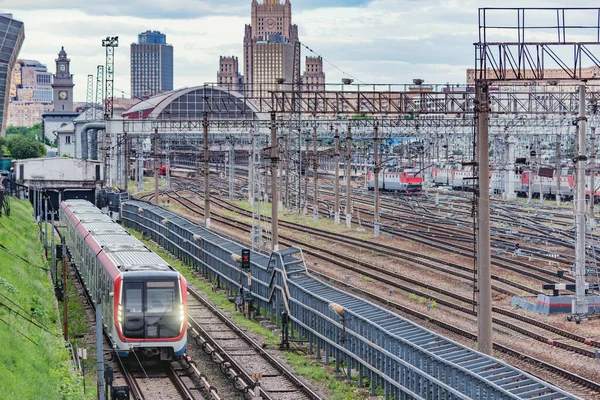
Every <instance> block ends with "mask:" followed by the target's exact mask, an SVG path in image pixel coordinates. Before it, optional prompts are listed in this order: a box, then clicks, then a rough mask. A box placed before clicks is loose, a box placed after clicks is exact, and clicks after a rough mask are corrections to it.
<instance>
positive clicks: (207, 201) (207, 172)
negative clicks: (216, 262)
mask: <svg viewBox="0 0 600 400" xmlns="http://www.w3.org/2000/svg"><path fill="white" fill-rule="evenodd" d="M202 130H203V133H204V227H205V228H206V229H210V163H209V161H210V154H209V152H208V113H204V119H203V120H202Z"/></svg>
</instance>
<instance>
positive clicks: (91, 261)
mask: <svg viewBox="0 0 600 400" xmlns="http://www.w3.org/2000/svg"><path fill="white" fill-rule="evenodd" d="M59 218H60V223H61V225H62V226H63V227H64V236H65V240H66V243H67V247H68V249H69V251H70V253H71V257H72V261H73V263H74V264H75V266H76V268H77V269H78V271H79V273H80V275H81V277H82V280H83V282H84V285H85V288H86V290H87V291H88V293H89V294H90V296H91V298H92V299H94V301H95V302H96V301H97V300H98V299H100V300H102V303H103V304H104V308H103V310H104V311H103V315H102V323H103V326H104V329H105V330H106V332H107V333H108V335H109V337H110V340H111V341H112V345H113V346H114V348H115V349H116V350H117V352H118V353H119V355H120V356H127V355H128V354H129V353H130V352H131V351H141V352H143V353H144V355H146V356H160V359H161V360H169V359H172V358H173V356H180V355H183V353H184V351H185V347H186V342H187V333H186V329H187V289H186V288H187V282H186V280H185V278H184V277H183V276H181V274H179V272H177V271H176V270H175V269H174V268H173V267H171V266H170V265H169V264H168V263H167V262H165V261H164V260H163V259H162V258H161V257H159V256H158V255H157V254H155V253H154V252H152V251H151V250H149V249H148V248H147V247H146V246H144V244H143V243H142V242H140V241H139V240H137V239H136V238H135V237H133V236H131V235H130V234H129V233H128V232H127V231H126V230H125V229H123V228H122V227H121V226H120V225H118V224H117V223H115V222H113V221H112V220H111V219H110V217H108V216H107V215H105V214H102V213H101V211H100V210H99V209H98V208H96V207H94V206H93V205H92V204H91V203H90V202H88V201H84V200H67V201H63V202H62V203H61V208H60V216H59Z"/></svg>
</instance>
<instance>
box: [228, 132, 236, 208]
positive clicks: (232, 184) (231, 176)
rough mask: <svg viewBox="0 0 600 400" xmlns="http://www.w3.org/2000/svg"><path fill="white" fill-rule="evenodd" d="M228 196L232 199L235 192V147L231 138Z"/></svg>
mask: <svg viewBox="0 0 600 400" xmlns="http://www.w3.org/2000/svg"><path fill="white" fill-rule="evenodd" d="M228 157H229V160H228V161H229V198H230V199H232V200H233V197H234V192H235V147H234V146H233V138H231V140H230V141H229V156H228Z"/></svg>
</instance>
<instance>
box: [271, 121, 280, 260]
mask: <svg viewBox="0 0 600 400" xmlns="http://www.w3.org/2000/svg"><path fill="white" fill-rule="evenodd" d="M278 158H279V146H277V125H276V124H275V113H274V112H272V113H271V250H272V251H279V238H278V233H277V225H278V222H279V221H278V215H277V211H278V210H277V161H278Z"/></svg>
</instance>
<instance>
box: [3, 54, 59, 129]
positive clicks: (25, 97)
mask: <svg viewBox="0 0 600 400" xmlns="http://www.w3.org/2000/svg"><path fill="white" fill-rule="evenodd" d="M9 93H10V94H9V97H10V98H9V102H8V123H7V126H26V127H28V128H29V127H32V126H33V125H35V124H39V123H41V122H42V114H44V113H45V112H48V111H52V107H53V105H52V93H53V91H52V73H51V72H48V70H47V68H46V66H45V65H43V64H41V63H40V62H39V61H36V60H17V62H16V63H15V66H14V67H13V70H12V78H11V84H10V92H9Z"/></svg>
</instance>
